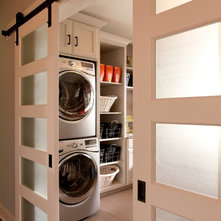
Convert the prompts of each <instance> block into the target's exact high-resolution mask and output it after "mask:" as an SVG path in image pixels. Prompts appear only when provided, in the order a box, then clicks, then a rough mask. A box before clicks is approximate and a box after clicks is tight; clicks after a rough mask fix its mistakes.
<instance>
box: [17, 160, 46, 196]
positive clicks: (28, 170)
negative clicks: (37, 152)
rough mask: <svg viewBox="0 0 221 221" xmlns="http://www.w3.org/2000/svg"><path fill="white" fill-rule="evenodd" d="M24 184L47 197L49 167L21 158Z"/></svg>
mask: <svg viewBox="0 0 221 221" xmlns="http://www.w3.org/2000/svg"><path fill="white" fill-rule="evenodd" d="M21 173H22V184H23V185H24V186H26V187H28V188H29V189H31V190H33V191H35V192H36V193H38V194H39V195H41V196H43V197H44V198H46V199H47V167H45V166H44V165H41V164H39V163H35V162H33V161H30V160H28V159H25V158H21Z"/></svg>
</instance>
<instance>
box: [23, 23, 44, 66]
mask: <svg viewBox="0 0 221 221" xmlns="http://www.w3.org/2000/svg"><path fill="white" fill-rule="evenodd" d="M47 54H48V26H47V24H45V25H43V26H42V27H40V28H38V29H36V30H35V31H33V32H31V33H30V34H28V35H26V36H25V37H24V38H22V41H21V64H22V65H24V64H27V63H30V62H32V61H35V60H38V59H40V58H43V57H46V56H47Z"/></svg>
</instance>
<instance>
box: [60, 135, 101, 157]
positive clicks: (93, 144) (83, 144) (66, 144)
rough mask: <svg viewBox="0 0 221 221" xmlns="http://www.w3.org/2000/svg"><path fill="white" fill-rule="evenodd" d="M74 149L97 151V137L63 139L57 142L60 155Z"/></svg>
mask: <svg viewBox="0 0 221 221" xmlns="http://www.w3.org/2000/svg"><path fill="white" fill-rule="evenodd" d="M74 150H84V151H93V152H95V151H98V142H97V138H89V139H79V140H65V141H60V142H59V154H60V155H61V154H64V153H67V152H70V151H74Z"/></svg>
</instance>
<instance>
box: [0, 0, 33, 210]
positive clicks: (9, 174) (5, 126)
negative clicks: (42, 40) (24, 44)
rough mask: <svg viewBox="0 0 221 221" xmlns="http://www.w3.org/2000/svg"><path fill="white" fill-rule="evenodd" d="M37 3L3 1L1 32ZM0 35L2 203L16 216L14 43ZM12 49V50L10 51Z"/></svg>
mask: <svg viewBox="0 0 221 221" xmlns="http://www.w3.org/2000/svg"><path fill="white" fill-rule="evenodd" d="M33 2H34V0H18V1H15V0H7V1H3V0H1V1H0V30H1V31H2V29H6V25H7V24H8V23H9V22H11V21H12V20H13V19H14V18H15V15H16V13H17V12H18V11H23V10H24V9H25V8H26V7H27V6H28V5H30V4H32V3H33ZM13 41H14V39H11V40H10V41H9V42H8V41H6V39H5V38H4V37H2V35H1V36H0V78H1V79H0V204H2V205H3V206H4V207H5V208H6V209H7V210H8V211H9V212H10V213H12V214H14V76H13V74H14V73H13V63H14V55H13V47H14V43H13ZM9 49H10V50H9Z"/></svg>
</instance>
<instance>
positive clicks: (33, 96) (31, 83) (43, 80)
mask: <svg viewBox="0 0 221 221" xmlns="http://www.w3.org/2000/svg"><path fill="white" fill-rule="evenodd" d="M21 89H22V95H21V96H22V97H21V104H22V105H34V104H47V72H41V73H38V74H34V75H31V76H28V77H24V78H22V80H21Z"/></svg>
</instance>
